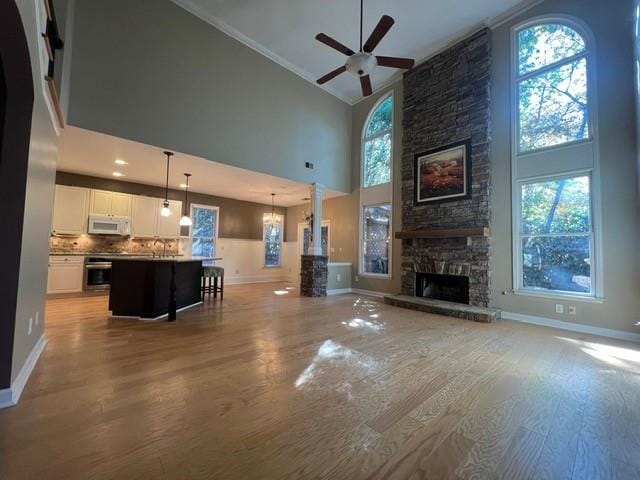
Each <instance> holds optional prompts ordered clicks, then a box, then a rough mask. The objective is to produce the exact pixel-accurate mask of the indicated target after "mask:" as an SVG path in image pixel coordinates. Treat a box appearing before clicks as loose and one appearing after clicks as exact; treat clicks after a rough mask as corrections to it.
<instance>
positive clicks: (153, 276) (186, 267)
mask: <svg viewBox="0 0 640 480" xmlns="http://www.w3.org/2000/svg"><path fill="white" fill-rule="evenodd" d="M201 275H202V261H201V260H186V259H175V258H153V259H152V258H114V259H112V262H111V290H110V292H109V310H111V314H112V316H114V317H138V318H143V319H148V320H157V319H160V318H162V317H164V316H168V319H169V320H175V310H180V309H185V308H188V307H191V306H193V305H197V304H199V303H201V302H202V294H201V291H200V278H201ZM174 302H175V303H174ZM172 303H174V305H172ZM172 307H174V308H172Z"/></svg>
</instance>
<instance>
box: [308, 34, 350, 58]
mask: <svg viewBox="0 0 640 480" xmlns="http://www.w3.org/2000/svg"><path fill="white" fill-rule="evenodd" d="M316 40H318V41H319V42H322V43H324V44H325V45H327V46H329V47H331V48H333V49H335V50H337V51H339V52H340V53H343V54H345V55H346V56H347V57H350V56H351V55H353V54H354V53H355V52H354V51H353V50H351V49H350V48H349V47H346V46H344V45H343V44H341V43H340V42H339V41H337V40H334V39H333V38H331V37H330V36H329V35H325V34H324V33H319V34H318V35H316Z"/></svg>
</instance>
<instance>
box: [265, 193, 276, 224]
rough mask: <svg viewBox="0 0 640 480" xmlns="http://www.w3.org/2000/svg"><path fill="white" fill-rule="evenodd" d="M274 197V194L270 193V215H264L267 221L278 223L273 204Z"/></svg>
mask: <svg viewBox="0 0 640 480" xmlns="http://www.w3.org/2000/svg"><path fill="white" fill-rule="evenodd" d="M275 198H276V194H275V193H272V194H271V215H265V217H266V221H267V223H270V224H274V223H278V216H277V215H276V206H275V203H274V201H275Z"/></svg>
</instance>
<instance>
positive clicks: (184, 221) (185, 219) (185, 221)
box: [180, 173, 193, 227]
mask: <svg viewBox="0 0 640 480" xmlns="http://www.w3.org/2000/svg"><path fill="white" fill-rule="evenodd" d="M184 176H185V177H187V181H186V183H185V187H184V214H183V215H182V218H181V219H180V226H182V227H190V226H191V224H192V223H193V222H192V221H191V217H190V216H189V215H188V214H187V212H188V211H189V177H190V176H191V174H190V173H185V174H184Z"/></svg>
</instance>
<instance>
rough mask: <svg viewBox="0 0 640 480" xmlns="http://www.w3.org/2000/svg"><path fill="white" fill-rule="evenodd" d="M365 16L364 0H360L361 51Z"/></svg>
mask: <svg viewBox="0 0 640 480" xmlns="http://www.w3.org/2000/svg"><path fill="white" fill-rule="evenodd" d="M363 16H364V0H360V51H362V18H363Z"/></svg>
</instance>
